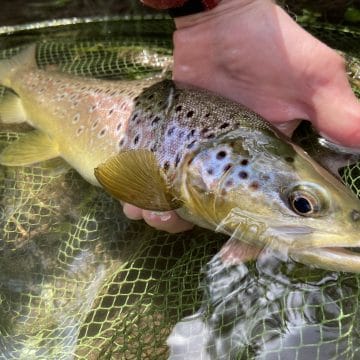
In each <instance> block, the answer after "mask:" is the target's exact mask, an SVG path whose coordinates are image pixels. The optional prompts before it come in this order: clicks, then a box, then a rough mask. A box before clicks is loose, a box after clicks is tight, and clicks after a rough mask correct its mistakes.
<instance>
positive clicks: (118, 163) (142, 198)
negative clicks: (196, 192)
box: [95, 150, 181, 211]
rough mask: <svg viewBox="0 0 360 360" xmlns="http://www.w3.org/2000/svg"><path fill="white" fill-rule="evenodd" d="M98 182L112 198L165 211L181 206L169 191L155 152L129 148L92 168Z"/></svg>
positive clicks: (141, 206) (143, 207) (144, 207)
mask: <svg viewBox="0 0 360 360" xmlns="http://www.w3.org/2000/svg"><path fill="white" fill-rule="evenodd" d="M95 176H96V178H97V179H98V181H99V183H100V184H101V185H102V186H103V187H104V188H105V189H106V190H107V191H108V192H109V193H110V194H111V195H113V196H114V197H115V198H117V199H119V200H122V201H125V202H127V203H130V204H133V205H135V206H138V207H140V208H142V209H147V210H156V211H166V210H172V209H177V208H179V207H180V206H181V204H180V202H178V201H176V200H175V199H174V197H173V195H172V194H171V192H170V191H169V188H168V186H167V184H166V181H165V177H164V176H163V174H162V172H161V170H160V168H159V165H158V162H157V159H156V157H155V155H154V154H153V153H152V152H151V151H149V150H129V151H125V152H122V153H120V154H118V155H115V156H113V157H112V158H110V159H109V160H107V161H106V162H105V163H103V164H101V165H99V166H98V167H97V168H96V169H95Z"/></svg>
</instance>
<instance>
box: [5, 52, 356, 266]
mask: <svg viewBox="0 0 360 360" xmlns="http://www.w3.org/2000/svg"><path fill="white" fill-rule="evenodd" d="M34 59H35V47H30V48H29V49H27V50H25V51H24V52H23V53H20V54H19V55H18V56H16V57H15V58H14V59H10V60H4V61H2V62H0V83H1V84H2V85H4V86H6V87H8V88H10V89H11V90H12V91H13V92H14V93H15V94H16V95H14V94H11V93H9V94H8V97H7V99H5V102H4V103H3V104H1V105H0V118H1V120H2V121H5V122H6V121H7V122H16V121H27V122H28V123H29V124H31V125H32V126H33V127H34V128H36V129H37V131H34V132H33V134H29V135H26V136H25V137H24V139H20V140H19V142H18V143H14V144H11V145H9V147H8V148H6V149H4V150H3V151H2V153H1V154H0V164H3V165H8V166H11V165H29V164H32V163H34V162H37V161H40V160H46V159H49V158H53V157H56V156H61V157H62V158H64V159H65V160H66V161H67V162H68V163H69V164H70V165H71V166H72V167H74V168H75V169H76V170H77V171H78V172H79V173H80V174H81V175H82V176H83V177H84V178H85V179H86V180H88V181H89V182H91V183H93V184H96V185H99V183H100V184H101V185H102V186H103V187H104V188H105V189H106V190H107V191H109V192H110V193H111V194H113V195H115V197H117V198H118V199H121V200H124V201H128V202H131V203H133V204H134V205H137V206H139V207H142V208H147V209H150V210H166V209H178V212H179V213H180V214H181V215H182V216H183V217H185V218H187V219H189V220H191V221H192V222H194V223H196V224H198V225H200V226H203V227H207V228H210V229H213V230H216V231H221V232H223V233H226V234H230V235H231V236H233V237H235V238H236V239H241V240H242V241H244V242H246V243H248V244H249V245H251V246H256V247H264V246H271V247H273V248H276V249H278V250H281V251H285V252H289V253H290V254H291V255H292V256H294V257H296V259H298V260H299V261H302V262H305V263H309V262H310V263H313V262H315V264H316V265H317V266H320V267H323V268H326V269H335V270H344V271H356V272H360V256H358V255H357V254H353V253H351V252H343V251H338V248H340V247H344V246H345V247H359V246H360V239H359V237H358V234H359V230H360V221H359V220H360V206H359V201H358V199H357V198H356V197H355V196H354V195H353V194H352V193H351V192H350V191H349V190H348V189H347V188H346V187H345V186H344V185H342V184H341V183H340V182H339V181H338V180H337V179H336V178H335V177H334V176H332V175H331V174H330V173H328V172H327V171H325V169H323V168H322V167H320V166H319V165H318V164H317V163H315V162H314V161H313V160H312V159H311V158H310V157H309V156H308V155H307V154H306V153H305V152H304V151H303V150H302V149H301V148H299V147H298V146H296V145H294V144H293V143H292V142H291V141H290V140H289V139H288V138H285V137H284V136H283V135H281V134H280V133H279V132H278V131H277V130H276V129H275V128H273V127H272V126H271V125H270V124H269V123H268V122H266V121H265V120H264V119H262V118H261V117H260V116H258V115H257V114H255V113H254V112H252V111H250V110H248V109H247V108H246V107H244V106H242V105H239V104H237V103H235V102H233V101H230V100H226V99H224V98H222V97H219V96H217V95H215V94H212V93H209V92H207V91H205V90H200V89H195V88H190V87H187V86H184V85H182V84H179V83H175V82H173V81H169V80H165V81H161V82H159V79H158V78H156V79H154V78H153V79H149V80H142V81H130V82H126V81H104V80H98V79H88V78H79V77H74V76H69V75H65V74H61V73H58V72H56V71H50V70H41V69H38V68H37V66H36V63H35V60H34ZM130 150H131V151H130ZM98 180H99V182H98ZM329 247H331V248H332V249H328V248H329ZM334 249H335V250H334Z"/></svg>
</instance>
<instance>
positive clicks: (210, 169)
mask: <svg viewBox="0 0 360 360" xmlns="http://www.w3.org/2000/svg"><path fill="white" fill-rule="evenodd" d="M206 172H207V173H208V174H209V175H212V174H214V170H213V169H212V168H209V169H207V170H206Z"/></svg>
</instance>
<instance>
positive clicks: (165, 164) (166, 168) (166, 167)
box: [164, 161, 170, 171]
mask: <svg viewBox="0 0 360 360" xmlns="http://www.w3.org/2000/svg"><path fill="white" fill-rule="evenodd" d="M169 168H170V163H169V162H168V161H165V163H164V171H168V170H169Z"/></svg>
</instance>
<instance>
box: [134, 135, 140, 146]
mask: <svg viewBox="0 0 360 360" xmlns="http://www.w3.org/2000/svg"><path fill="white" fill-rule="evenodd" d="M139 138H140V137H139V135H136V136H135V138H134V144H135V145H136V144H137V143H138V142H139Z"/></svg>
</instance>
